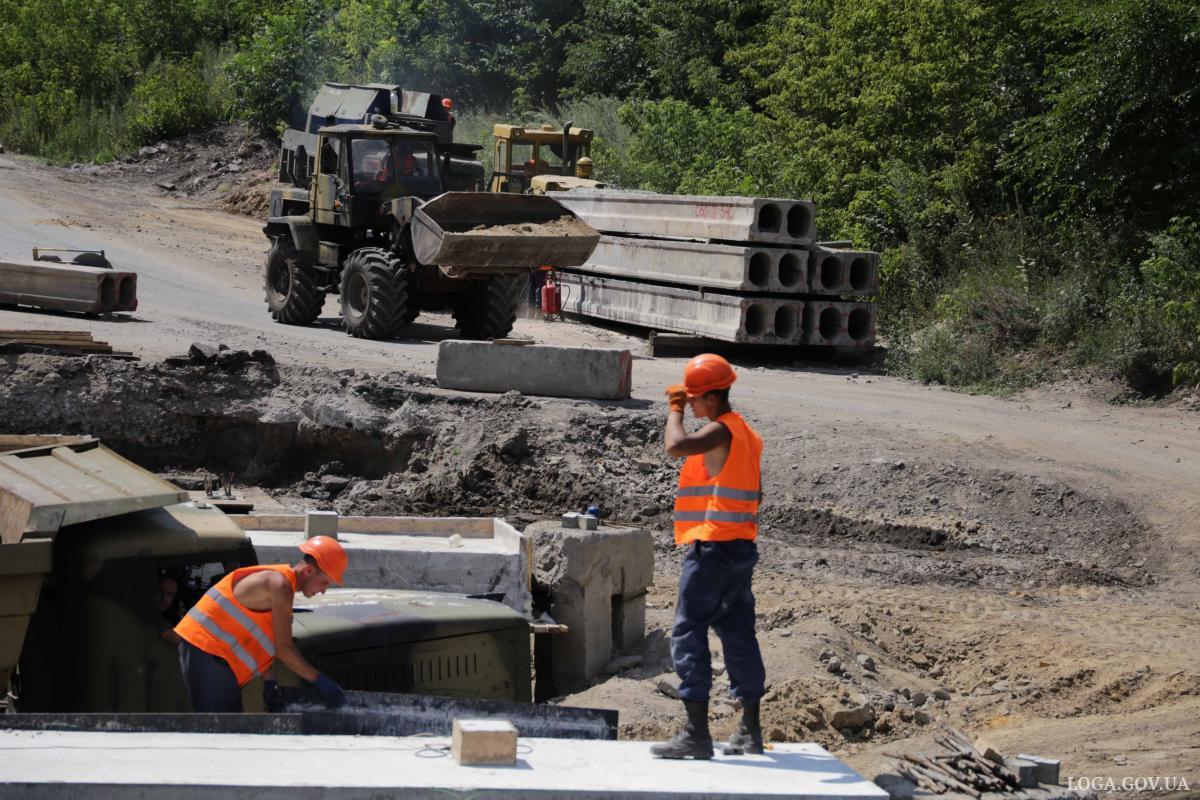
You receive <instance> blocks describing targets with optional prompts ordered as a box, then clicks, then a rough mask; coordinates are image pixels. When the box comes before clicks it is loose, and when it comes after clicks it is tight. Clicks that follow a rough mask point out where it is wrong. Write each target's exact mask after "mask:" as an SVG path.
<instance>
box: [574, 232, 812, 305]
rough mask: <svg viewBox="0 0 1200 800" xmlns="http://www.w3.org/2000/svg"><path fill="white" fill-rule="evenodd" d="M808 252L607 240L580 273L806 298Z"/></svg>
mask: <svg viewBox="0 0 1200 800" xmlns="http://www.w3.org/2000/svg"><path fill="white" fill-rule="evenodd" d="M808 258H809V255H808V251H807V250H800V249H791V248H783V247H753V246H744V247H743V246H739V245H730V244H712V243H708V242H684V241H678V240H675V239H640V238H636V237H632V236H603V237H601V239H600V244H599V245H597V247H596V249H595V251H594V252H593V253H592V257H591V258H589V259H588V260H587V263H586V264H584V265H583V266H582V267H580V268H579V271H580V272H590V273H595V274H600V275H613V276H615V277H618V278H626V279H629V280H641V281H661V282H664V283H675V284H681V285H684V286H693V287H694V286H704V287H708V288H713V289H725V290H729V291H736V292H790V293H793V294H794V293H797V292H803V291H805V290H806V288H807V287H808V270H807V265H808Z"/></svg>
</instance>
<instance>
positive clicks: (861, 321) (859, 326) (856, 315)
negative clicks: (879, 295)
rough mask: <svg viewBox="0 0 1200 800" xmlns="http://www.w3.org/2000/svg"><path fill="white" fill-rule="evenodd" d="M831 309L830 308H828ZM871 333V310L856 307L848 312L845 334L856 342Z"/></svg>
mask: <svg viewBox="0 0 1200 800" xmlns="http://www.w3.org/2000/svg"><path fill="white" fill-rule="evenodd" d="M830 310H832V309H830ZM870 334H871V312H870V311H868V310H867V309H865V308H856V309H854V310H853V311H851V312H850V316H849V318H848V319H847V320H846V335H847V336H849V337H850V338H851V339H853V340H854V341H856V342H861V341H862V340H863V339H866V338H867V337H868V336H870Z"/></svg>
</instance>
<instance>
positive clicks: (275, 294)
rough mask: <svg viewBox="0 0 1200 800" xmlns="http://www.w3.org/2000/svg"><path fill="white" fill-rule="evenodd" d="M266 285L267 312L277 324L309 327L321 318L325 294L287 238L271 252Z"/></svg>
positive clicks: (268, 253)
mask: <svg viewBox="0 0 1200 800" xmlns="http://www.w3.org/2000/svg"><path fill="white" fill-rule="evenodd" d="M265 283H266V290H267V308H269V309H270V310H271V317H272V318H273V319H274V320H275V321H276V322H282V323H283V324H285V325H307V324H308V323H310V322H312V321H313V320H315V319H316V318H317V317H319V316H320V315H321V308H322V306H324V305H325V292H324V291H323V290H322V289H321V287H320V286H319V285H318V283H317V276H316V274H315V272H314V270H313V269H311V268H310V267H309V266H308V265H307V261H306V260H305V259H303V258H301V257H300V253H299V252H298V251H297V250H296V246H295V245H294V244H292V240H291V239H290V238H289V237H287V236H279V237H276V239H275V241H274V243H273V244H272V245H271V249H270V250H269V251H267V263H266V281H265Z"/></svg>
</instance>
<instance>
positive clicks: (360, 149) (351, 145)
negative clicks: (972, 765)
mask: <svg viewBox="0 0 1200 800" xmlns="http://www.w3.org/2000/svg"><path fill="white" fill-rule="evenodd" d="M318 137H319V150H318V157H317V174H316V178H315V182H314V194H315V197H314V200H315V202H314V204H313V208H314V211H315V213H316V222H318V223H320V224H326V225H336V226H339V227H352V228H361V227H367V226H369V225H370V223H371V221H372V220H373V219H374V218H375V217H376V216H377V215H378V214H379V210H380V208H381V205H382V204H383V203H385V202H387V201H388V200H394V199H396V198H399V197H419V198H422V199H428V198H430V197H434V196H436V195H439V194H441V193H442V192H443V191H445V184H444V181H443V178H442V173H443V170H442V164H441V158H440V154H439V150H438V146H437V137H436V135H435V134H432V133H426V132H423V131H415V130H410V129H407V128H398V127H389V128H383V129H380V128H376V127H374V126H370V125H337V126H334V127H331V128H322V129H321V130H320V131H319V133H318Z"/></svg>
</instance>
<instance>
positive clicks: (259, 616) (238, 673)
mask: <svg viewBox="0 0 1200 800" xmlns="http://www.w3.org/2000/svg"><path fill="white" fill-rule="evenodd" d="M263 570H273V571H276V572H279V573H281V574H282V575H283V576H284V577H285V578H287V579H288V582H289V583H290V584H291V586H292V589H293V591H294V590H295V588H296V574H295V573H294V572H293V571H292V569H291V567H288V566H287V565H284V564H280V565H268V566H261V567H243V568H242V569H238V570H234V571H233V572H231V573H230V574H228V575H226V576H225V577H224V578H222V579H221V580H220V581H219V582H218V583H217V584H216V585H215V586H213V587H211V588H210V589H209V590H208V591H207V592H205V593H204V595H203V596H202V597H201V598H200V601H199V602H198V603H196V605H195V606H193V607H192V608H191V609H190V610H189V611H188V613H187V614H186V615H185V616H184V618H183V619H182V620H180V622H179V625H177V626H176V627H175V632H176V633H178V634H179V636H180V638H182V639H184V640H186V641H187V642H189V643H190V644H192V645H194V646H195V647H197V648H199V649H200V650H203V651H204V652H206V653H210V654H211V655H215V656H219V657H220V658H223V659H224V660H225V661H226V662H227V663H228V664H229V667H230V669H232V670H233V674H234V676H235V677H236V678H237V681H238V684H239V685H240V686H245V685H246V683H248V682H249V681H250V680H251V679H252V678H254V677H255V676H258V675H261V674H263V673H264V672H265V671H266V670H267V669H268V668H269V667H270V666H271V664H272V663H273V662H274V661H275V635H274V631H273V630H271V629H270V628H271V625H272V617H271V612H270V611H255V610H253V609H248V608H245V607H243V606H242V605H241V604H240V603H238V602H237V600H235V599H234V598H233V590H234V586H235V584H236V583H237V582H239V581H240V580H241V579H242V578H244V577H246V576H247V575H248V574H251V573H254V572H261V571H263Z"/></svg>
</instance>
